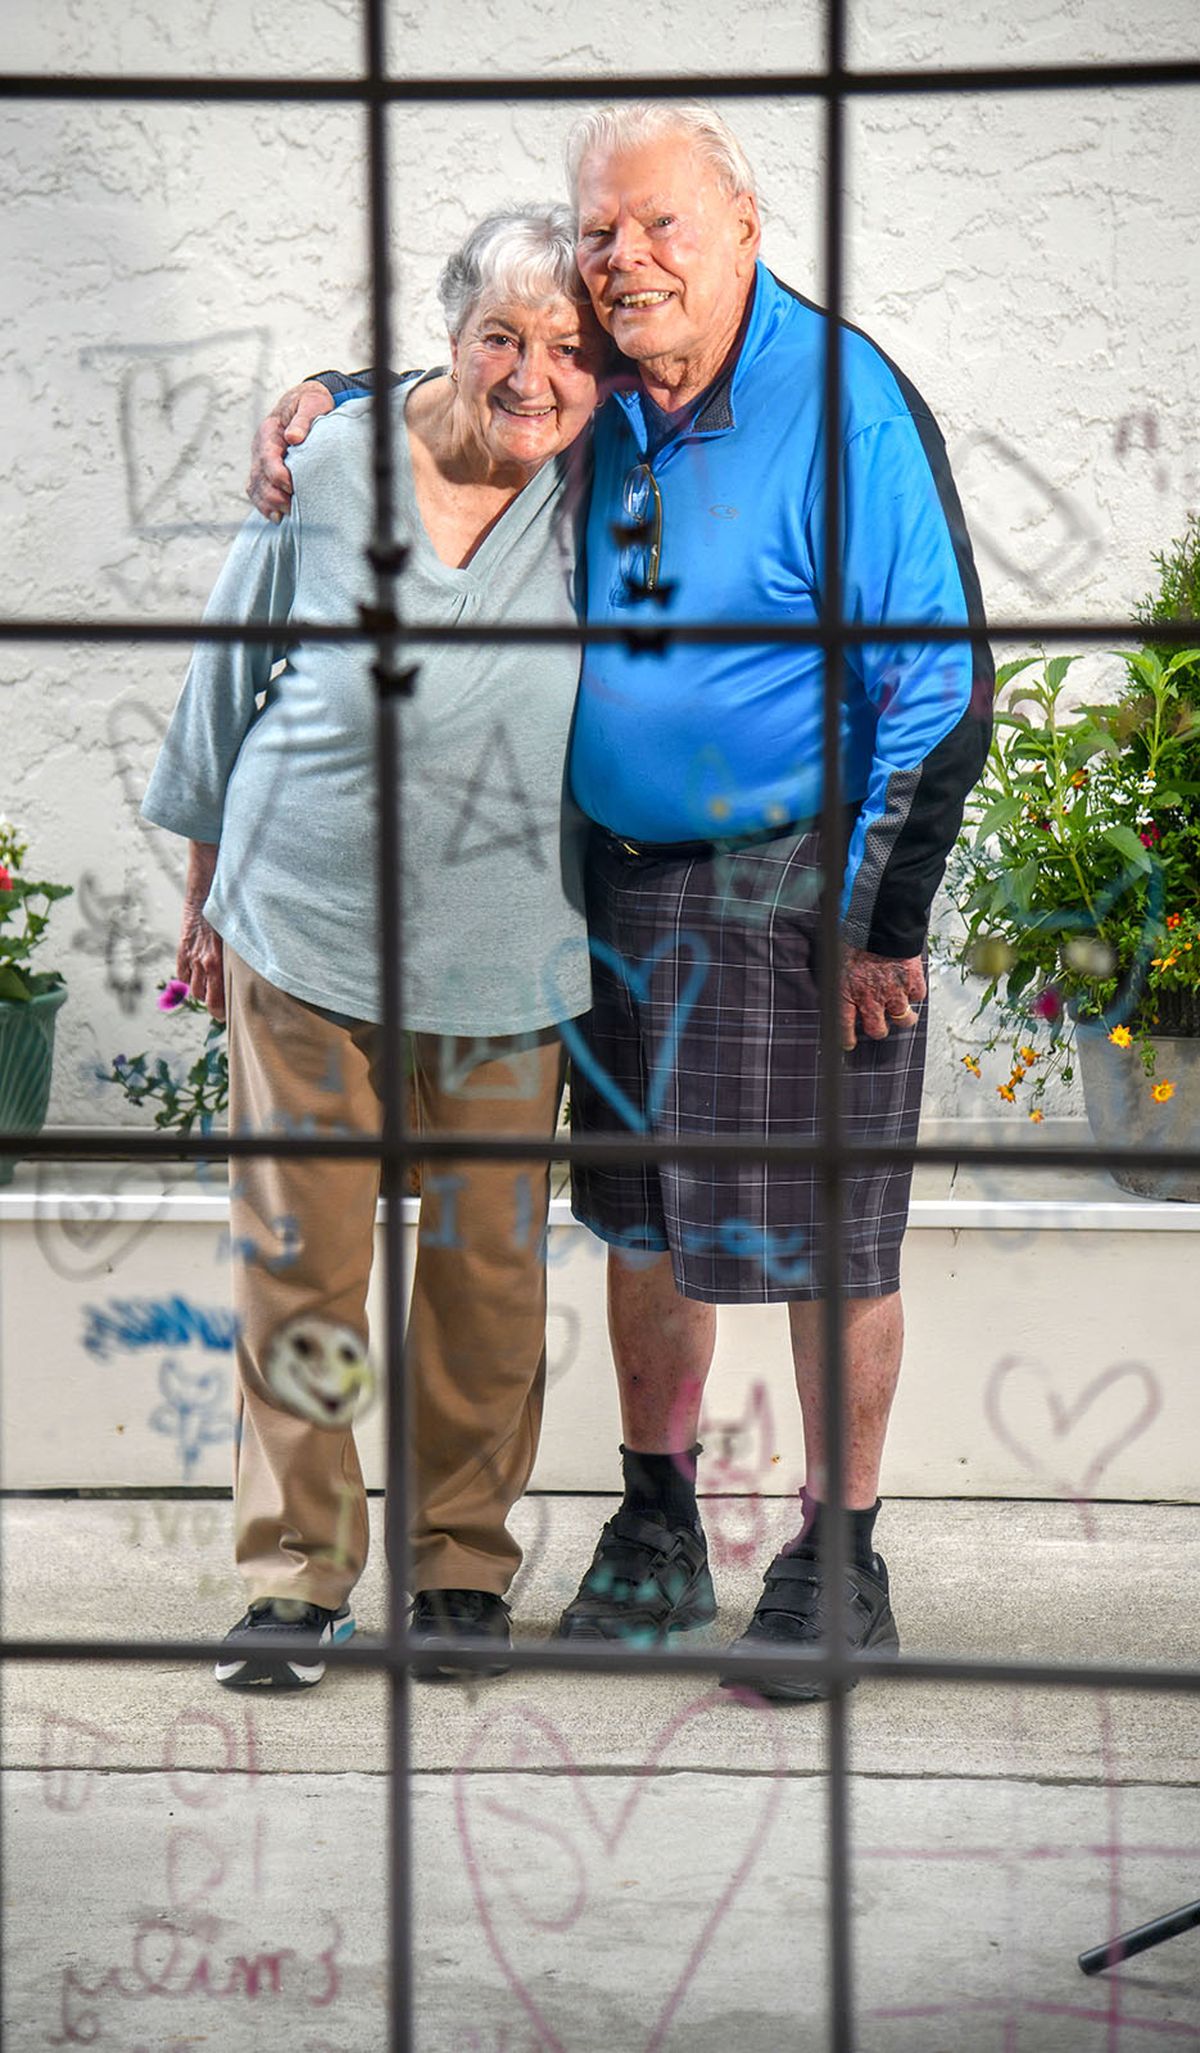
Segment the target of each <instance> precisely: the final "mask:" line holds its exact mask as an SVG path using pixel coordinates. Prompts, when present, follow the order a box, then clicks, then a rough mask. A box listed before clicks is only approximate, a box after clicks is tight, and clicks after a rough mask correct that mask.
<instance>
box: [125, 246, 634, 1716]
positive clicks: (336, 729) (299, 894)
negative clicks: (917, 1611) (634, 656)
mask: <svg viewBox="0 0 1200 2053" xmlns="http://www.w3.org/2000/svg"><path fill="white" fill-rule="evenodd" d="M440 294H441V300H442V305H443V308H444V311H445V314H446V319H447V325H448V328H449V334H450V366H449V369H448V370H434V371H426V372H418V373H412V374H410V375H408V376H406V377H405V378H404V379H402V380H401V381H400V383H399V384H398V385H397V386H396V387H395V388H394V391H393V392H392V393H391V394H390V395H389V400H388V403H389V404H391V405H392V406H393V408H394V411H395V425H396V436H395V443H396V457H397V476H396V509H397V511H396V525H397V531H398V534H399V537H400V539H401V541H403V542H404V543H406V544H407V545H408V549H409V555H408V559H407V565H406V569H405V574H404V606H405V613H406V615H407V617H408V618H409V619H410V620H412V621H414V622H418V621H419V622H421V623H423V624H441V623H449V622H469V621H486V623H487V624H488V625H489V626H491V625H496V624H499V623H502V622H515V621H520V620H533V621H544V620H551V621H561V622H563V623H564V624H569V623H571V622H572V621H573V619H574V617H575V615H574V605H573V597H574V560H575V537H574V520H575V515H576V512H577V501H578V497H579V494H578V491H577V489H576V483H577V478H578V467H577V466H574V465H573V464H572V463H571V461H570V460H569V452H570V450H571V445H572V444H573V443H574V442H575V440H576V438H577V437H578V436H579V435H580V434H581V432H582V430H583V429H584V428H585V427H586V425H587V423H588V420H589V418H590V415H591V413H592V409H593V407H594V405H595V403H596V398H597V383H598V378H599V374H600V370H601V366H602V363H603V361H604V346H605V345H604V341H603V337H602V335H601V333H600V330H599V328H598V327H597V326H596V325H595V323H594V320H593V317H592V314H591V312H590V309H589V308H588V305H587V302H586V299H585V298H584V297H583V296H582V288H581V286H580V284H579V280H578V274H577V272H576V269H575V261H574V251H573V237H572V223H571V217H570V215H569V213H568V212H567V210H566V209H565V208H559V207H548V208H531V209H525V210H521V211H518V212H512V213H507V214H496V215H493V216H491V217H490V218H489V219H488V220H486V221H484V222H482V223H480V225H479V226H478V227H477V228H475V229H474V230H473V231H472V232H471V234H470V235H469V236H468V237H467V239H466V241H465V243H464V244H463V246H462V248H461V249H460V250H459V251H458V253H457V254H456V255H455V256H453V257H452V258H451V259H450V261H449V263H448V264H447V265H446V267H445V270H444V272H443V274H442V278H441V285H440ZM372 404H373V402H372V401H371V400H369V399H363V398H359V399H354V400H350V401H349V402H347V403H346V404H343V405H340V406H339V407H338V408H337V410H336V411H335V412H333V413H331V414H330V415H329V417H328V418H326V419H324V420H321V421H319V422H318V424H317V426H316V428H315V430H314V432H313V434H312V435H311V437H310V438H309V440H308V441H307V442H306V443H305V444H304V446H303V448H301V449H298V450H297V451H296V452H295V455H294V458H293V462H292V488H293V497H292V510H291V517H290V518H289V519H288V520H287V521H285V522H283V523H282V524H279V525H273V524H272V523H271V522H269V521H265V520H263V519H261V518H260V517H259V516H258V515H256V514H255V515H251V517H250V519H249V521H248V522H247V524H246V526H245V527H244V528H243V530H242V532H241V534H240V535H239V537H238V539H237V541H236V542H235V544H234V546H233V549H232V550H231V552H230V556H229V559H228V561H227V563H226V565H225V568H224V570H223V572H222V574H221V577H220V579H219V581H218V584H217V587H216V590H215V592H214V594H213V598H212V601H211V605H210V613H211V615H212V616H213V617H214V618H217V619H230V618H232V619H239V620H245V621H247V622H250V621H258V620H266V619H271V620H278V621H280V622H281V623H282V622H284V621H286V620H287V619H288V618H289V617H295V618H296V619H297V620H299V621H304V620H310V621H315V620H341V621H345V620H353V619H354V618H355V617H356V614H357V610H358V607H359V605H360V603H361V602H362V601H363V600H365V599H368V598H369V597H370V596H371V590H372V586H371V578H370V572H369V569H368V567H367V557H366V551H367V547H368V544H369V541H370V534H371V511H372V494H371V434H372V424H371V406H372ZM370 664H371V651H370V650H369V648H367V647H364V646H363V645H361V644H359V645H342V644H338V643H334V642H306V641H304V640H303V639H300V640H297V641H293V640H292V639H291V638H290V637H289V635H288V634H287V633H286V631H284V630H283V629H282V628H281V632H280V635H279V638H278V642H277V643H276V644H271V645H267V644H257V645H254V646H250V645H224V646H223V645H218V644H216V643H207V644H204V645H203V646H202V647H201V648H200V649H199V650H198V651H197V653H196V655H195V656H194V658H193V661H192V665H191V668H190V670H189V672H188V676H187V680H186V682H185V684H184V688H183V692H182V695H181V697H180V700H179V703H178V705H177V707H176V710H175V714H174V717H173V719H172V721H171V725H170V728H169V730H168V733H167V736H166V739H165V742H164V744H163V748H162V752H161V755H160V756H159V759H158V762H157V763H156V765H155V769H154V773H153V776H152V778H151V781H150V786H149V789H148V791H147V794H146V799H145V803H144V806H143V812H144V814H145V817H146V818H147V819H148V820H150V821H153V822H154V823H156V824H157V825H159V826H161V827H165V828H167V829H169V830H170V831H172V832H173V833H176V834H180V835H183V836H185V837H186V838H187V839H188V841H189V843H190V853H189V871H188V883H187V892H186V900H185V906H184V914H183V930H182V938H181V942H180V949H179V964H178V973H179V975H180V976H181V977H182V978H184V979H186V980H187V982H188V983H189V985H190V987H191V990H192V993H193V995H194V996H195V997H197V998H198V999H200V1000H201V1001H202V1002H203V1003H205V1004H207V1006H208V1008H209V1010H210V1011H211V1012H212V1013H213V1014H214V1015H215V1016H217V1017H220V1016H222V1014H223V1013H225V1012H227V1017H228V1022H229V1077H230V1116H231V1123H232V1126H233V1129H234V1130H235V1131H241V1132H245V1131H256V1132H264V1131H279V1130H281V1129H282V1130H287V1131H295V1130H300V1131H303V1132H308V1133H320V1132H322V1131H325V1132H346V1131H347V1130H350V1131H354V1132H363V1133H368V1134H375V1133H377V1132H378V1130H379V1126H380V1095H379V1092H380V1046H379V1042H380V1035H379V1021H380V1017H381V1003H380V966H379V942H378V933H377V904H376V891H375V874H376V852H375V835H376V808H375V803H374V786H375V767H374V758H375V749H374V735H375V729H374V721H375V692H374V687H373V684H372V679H371V672H370ZM280 666H281V667H280ZM577 671H578V655H577V652H576V651H575V650H573V649H572V648H570V647H569V646H565V645H564V646H563V647H561V648H557V647H556V648H537V649H530V648H526V647H509V648H499V649H496V648H491V647H487V648H482V647H481V648H478V649H475V648H464V647H457V648H455V649H453V650H446V651H443V650H440V649H438V648H436V647H431V648H429V649H427V650H424V651H422V653H421V657H420V669H419V674H418V678H417V682H416V688H415V692H414V695H413V697H412V699H411V700H410V701H409V702H407V703H406V705H405V706H404V709H403V712H402V716H401V718H402V726H401V734H402V745H403V786H402V794H401V803H402V808H403V838H404V847H405V874H404V877H403V880H402V893H401V896H402V911H403V936H402V939H403V951H404V1024H405V1026H406V1028H407V1029H409V1030H410V1032H411V1035H412V1047H413V1060H414V1066H415V1095H416V1102H417V1107H418V1118H419V1125H420V1127H421V1129H422V1130H425V1129H428V1130H430V1131H435V1132H442V1133H445V1132H453V1131H455V1130H458V1131H478V1130H480V1129H486V1130H488V1131H490V1132H493V1133H498V1134H499V1133H522V1134H535V1135H543V1134H549V1133H550V1132H552V1131H553V1128H554V1125H555V1121H556V1117H557V1110H558V1103H559V1097H560V1092H561V1084H562V1051H561V1044H560V1040H559V1036H558V1033H557V1031H556V1029H557V1027H558V1025H559V1024H560V1022H561V1021H562V1020H563V1019H564V1018H570V1017H572V1016H574V1015H576V1014H578V1013H580V1012H583V1011H584V1010H585V1009H586V1008H587V1005H588V1002H589V981H588V961H587V947H586V933H585V926H584V917H583V911H582V892H581V888H580V882H579V869H580V848H579V840H578V835H577V832H576V826H577V822H576V819H575V817H574V816H573V815H572V813H571V810H570V807H569V805H568V804H566V803H565V800H564V769H565V760H566V749H567V738H568V730H569V726H570V720H571V712H572V706H573V702H574V694H575V684H576V677H577ZM551 964H553V970H552V971H550V970H549V969H548V966H549V965H551ZM233 1175H234V1180H233V1184H232V1191H231V1206H232V1229H233V1245H234V1249H235V1263H234V1277H235V1286H234V1288H235V1303H236V1307H237V1310H238V1313H239V1315H240V1337H239V1341H238V1349H237V1385H238V1393H237V1394H238V1408H239V1420H240V1424H239V1431H238V1434H237V1452H236V1455H235V1533H236V1554H237V1561H238V1566H239V1568H240V1570H241V1573H242V1575H243V1576H244V1578H245V1581H246V1584H247V1588H248V1592H249V1598H250V1603H249V1609H248V1610H247V1612H246V1615H245V1617H244V1618H242V1619H241V1620H240V1621H239V1623H238V1624H237V1625H236V1626H235V1627H234V1628H233V1630H232V1632H231V1633H230V1634H229V1636H228V1641H227V1647H228V1656H227V1658H226V1659H224V1660H223V1661H222V1662H221V1663H219V1665H218V1667H217V1670H216V1673H217V1677H218V1680H219V1681H221V1682H223V1683H225V1684H227V1685H228V1686H230V1687H235V1688H236V1687H245V1686H250V1685H257V1686H267V1687H274V1688H277V1689H297V1688H304V1687H307V1686H310V1685H311V1684H313V1683H315V1682H317V1681H319V1679H320V1677H321V1674H322V1672H323V1667H322V1662H321V1659H320V1651H321V1648H322V1646H324V1645H325V1644H328V1643H329V1642H331V1641H336V1640H341V1639H345V1638H347V1637H348V1636H349V1635H350V1634H351V1633H352V1632H353V1630H354V1621H353V1618H352V1615H351V1610H350V1605H349V1596H350V1592H351V1591H352V1589H353V1587H354V1585H355V1583H356V1582H357V1580H358V1578H359V1576H360V1574H361V1573H362V1568H363V1564H364V1561H365V1559H366V1553H367V1510H366V1499H365V1493H364V1489H363V1482H362V1474H361V1470H360V1467H359V1462H358V1456H357V1453H356V1450H355V1445H354V1438H353V1433H352V1431H351V1429H350V1425H349V1423H348V1422H347V1421H348V1416H349V1413H350V1410H351V1409H352V1406H350V1405H349V1404H345V1403H341V1402H339V1398H338V1391H337V1387H336V1384H335V1383H331V1381H330V1378H329V1376H328V1374H327V1373H326V1371H327V1370H328V1369H329V1368H330V1366H331V1364H332V1361H333V1360H334V1359H335V1358H336V1356H337V1352H338V1349H339V1347H340V1349H341V1351H342V1353H343V1354H344V1356H345V1358H346V1360H347V1361H348V1362H349V1361H351V1360H352V1358H353V1356H354V1354H355V1352H356V1346H355V1343H356V1342H357V1343H359V1344H361V1342H362V1340H363V1338H364V1337H365V1333H366V1294H367V1281H368V1276H369V1272H370V1267H371V1255H372V1243H373V1226H374V1219H375V1205H376V1198H377V1194H378V1186H379V1170H378V1164H377V1163H376V1162H375V1161H373V1160H360V1161H338V1160H331V1159H317V1160H311V1161H305V1160H300V1159H291V1160H283V1161H279V1160H271V1159H267V1158H256V1159H253V1160H247V1161H245V1162H240V1163H237V1164H235V1166H234V1172H233ZM548 1185H549V1179H548V1170H547V1169H545V1168H542V1167H532V1166H530V1165H521V1164H516V1165H510V1164H505V1163H494V1162H492V1163H481V1162H477V1161H473V1162H468V1161H462V1162H456V1163H454V1164H446V1165H443V1167H442V1169H441V1170H440V1171H439V1172H438V1173H437V1174H431V1175H427V1177H426V1179H425V1184H424V1189H423V1193H422V1204H421V1231H420V1234H419V1236H418V1253H417V1260H416V1268H415V1275H414V1281H413V1296H412V1308H411V1313H410V1322H409V1332H408V1360H409V1363H410V1365H411V1387H412V1393H413V1396H412V1419H413V1475H414V1522H413V1533H412V1548H413V1560H414V1576H413V1583H414V1607H413V1631H414V1632H415V1633H417V1634H418V1635H420V1636H421V1637H423V1638H425V1639H426V1640H427V1641H428V1642H429V1648H430V1653H429V1659H428V1663H427V1664H426V1666H425V1672H427V1673H430V1674H435V1673H440V1672H447V1671H448V1670H450V1669H452V1656H453V1652H454V1647H455V1644H456V1642H458V1641H459V1640H461V1639H462V1638H464V1637H467V1638H470V1639H473V1640H476V1641H478V1640H479V1639H484V1640H488V1641H494V1642H495V1643H496V1646H497V1649H498V1651H501V1652H502V1651H503V1649H504V1648H505V1647H507V1645H508V1643H509V1632H508V1608H507V1606H506V1604H505V1603H504V1595H505V1592H506V1590H507V1589H508V1586H509V1584H510V1582H511V1580H512V1577H513V1575H514V1573H515V1571H516V1568H517V1566H518V1564H519V1561H520V1549H519V1547H518V1546H517V1544H516V1542H515V1540H514V1539H513V1538H512V1536H511V1535H510V1534H509V1532H508V1531H507V1528H506V1524H505V1521H506V1517H507V1514H508V1512H509V1510H510V1508H511V1506H512V1505H513V1504H514V1503H515V1502H516V1500H517V1499H518V1498H519V1497H520V1495H521V1493H522V1491H523V1490H524V1488H525V1485H526V1483H527V1481H528V1478H529V1473H530V1470H531V1468H532V1466H533V1460H534V1455H535V1453H536V1449H537V1441H538V1432H539V1427H540V1422H541V1410H542V1395H543V1388H544V1380H545V1303H546V1282H545V1269H544V1265H543V1260H542V1252H541V1248H542V1227H543V1225H544V1220H545V1212H546V1204H547V1198H548ZM306 1360H307V1361H308V1362H309V1363H311V1366H312V1369H313V1374H312V1376H311V1377H310V1378H309V1379H308V1381H307V1383H306V1381H305V1375H304V1369H305V1363H306ZM322 1403H324V1404H325V1405H326V1406H327V1410H326V1411H325V1412H324V1413H323V1412H322V1410H321V1405H322ZM319 1417H325V1418H327V1420H328V1422H327V1423H317V1422H316V1421H317V1419H318V1418H319ZM280 1634H285V1635H287V1636H289V1637H291V1638H296V1637H301V1638H305V1639H307V1638H311V1642H312V1651H311V1657H310V1658H306V1659H304V1660H295V1659H293V1660H286V1661H285V1660H283V1659H281V1658H280V1657H279V1655H278V1653H277V1652H275V1651H274V1649H275V1648H276V1646H277V1644H278V1638H279V1635H280ZM499 1665H500V1664H498V1668H497V1672H499Z"/></svg>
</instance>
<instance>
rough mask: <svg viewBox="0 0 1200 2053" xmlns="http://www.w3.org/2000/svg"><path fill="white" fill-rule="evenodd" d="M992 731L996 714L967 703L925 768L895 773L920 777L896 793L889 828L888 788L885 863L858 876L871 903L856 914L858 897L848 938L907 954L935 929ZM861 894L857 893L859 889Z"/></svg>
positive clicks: (875, 949)
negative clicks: (932, 918)
mask: <svg viewBox="0 0 1200 2053" xmlns="http://www.w3.org/2000/svg"><path fill="white" fill-rule="evenodd" d="M991 731H992V730H991V719H990V715H989V717H987V718H981V717H980V715H979V714H978V713H977V712H976V711H975V709H974V707H973V706H968V707H967V710H966V712H965V713H964V714H963V715H962V718H961V719H960V720H959V721H957V722H956V724H955V725H954V726H953V727H952V728H951V729H950V732H949V734H947V735H945V736H944V737H943V739H942V740H941V741H939V742H938V743H937V746H936V747H935V748H932V749H930V751H929V754H928V755H927V756H926V757H925V760H924V761H923V762H922V763H921V764H920V766H919V768H918V769H916V770H901V771H897V773H896V776H895V777H894V778H893V779H892V780H891V781H892V783H897V784H899V783H901V782H904V781H906V780H909V779H912V780H914V781H913V784H912V787H911V790H910V791H905V792H904V793H903V794H897V796H898V797H899V798H900V801H901V802H900V804H899V806H898V808H897V810H898V812H899V813H900V815H901V817H900V821H899V825H898V828H897V829H896V830H895V831H894V832H893V833H891V834H890V835H889V834H888V824H889V819H890V816H891V815H892V805H891V803H890V800H891V796H892V794H891V790H890V788H889V793H888V798H889V804H888V808H887V812H886V813H885V815H884V817H883V819H882V820H881V821H880V822H879V823H878V825H879V827H880V829H881V830H882V835H883V837H884V838H886V839H888V840H890V843H891V845H890V847H888V848H886V849H884V848H880V849H879V851H878V852H877V855H876V862H877V864H878V867H877V868H876V869H875V875H874V877H873V878H865V877H862V876H861V873H860V880H859V881H862V882H863V883H865V884H866V894H865V895H866V896H867V897H868V904H867V906H866V907H864V909H863V912H862V913H861V914H860V915H859V918H858V919H856V918H855V913H856V910H857V908H856V906H855V904H854V902H853V900H852V902H851V906H850V910H849V915H848V918H847V922H846V924H847V933H848V938H850V939H851V940H853V941H855V942H857V944H858V946H860V947H863V948H869V949H870V950H871V951H872V953H873V954H875V955H892V956H902V957H908V956H912V955H919V954H920V953H921V950H922V948H923V947H924V945H925V936H926V934H927V932H928V929H929V908H930V906H931V905H932V904H933V899H934V894H935V892H936V891H937V888H938V885H939V884H940V883H941V881H942V873H943V871H944V870H945V867H946V857H947V856H948V855H949V853H950V850H951V849H952V848H953V846H954V843H955V840H956V839H957V837H958V831H959V829H960V827H961V826H962V816H963V806H964V804H965V801H966V797H967V793H968V792H969V791H970V789H971V787H972V785H973V784H975V783H976V782H977V780H978V778H979V775H980V773H981V771H982V769H983V766H984V763H985V762H986V760H987V752H988V744H989V742H990V740H991ZM905 799H907V804H905V803H904V800H905ZM870 842H871V835H870V833H869V834H868V847H867V854H866V857H865V858H864V862H863V870H864V871H866V870H867V869H868V865H869V864H870V861H871V856H872V853H873V851H872V849H871V846H870ZM880 858H881V860H880ZM872 867H875V866H874V865H872ZM872 882H873V883H874V886H875V888H874V890H873V891H872V890H871V883H872ZM854 895H855V898H857V897H858V895H859V894H858V891H857V889H856V891H855V894H854ZM860 934H861V935H862V938H861V939H860V938H859V937H860Z"/></svg>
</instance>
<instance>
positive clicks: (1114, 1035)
mask: <svg viewBox="0 0 1200 2053" xmlns="http://www.w3.org/2000/svg"><path fill="white" fill-rule="evenodd" d="M1108 1038H1109V1040H1110V1041H1111V1042H1112V1044H1113V1047H1114V1048H1127V1047H1128V1046H1129V1043H1130V1042H1131V1041H1132V1039H1133V1035H1132V1034H1131V1033H1130V1031H1129V1028H1128V1027H1122V1026H1116V1027H1114V1028H1113V1030H1112V1032H1111V1034H1110V1035H1109V1037H1108Z"/></svg>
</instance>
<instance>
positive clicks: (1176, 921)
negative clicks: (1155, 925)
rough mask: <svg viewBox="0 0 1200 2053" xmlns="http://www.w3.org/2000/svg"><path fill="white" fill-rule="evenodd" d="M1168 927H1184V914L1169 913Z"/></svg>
mask: <svg viewBox="0 0 1200 2053" xmlns="http://www.w3.org/2000/svg"><path fill="white" fill-rule="evenodd" d="M1167 925H1168V926H1169V927H1179V926H1182V925H1183V914H1182V913H1181V912H1169V913H1168V914H1167Z"/></svg>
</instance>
